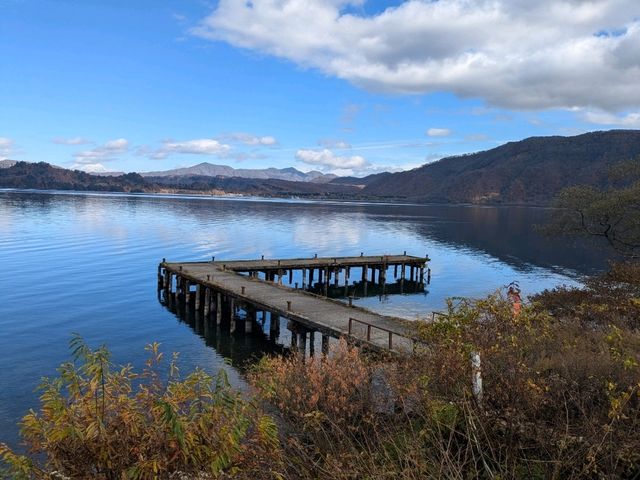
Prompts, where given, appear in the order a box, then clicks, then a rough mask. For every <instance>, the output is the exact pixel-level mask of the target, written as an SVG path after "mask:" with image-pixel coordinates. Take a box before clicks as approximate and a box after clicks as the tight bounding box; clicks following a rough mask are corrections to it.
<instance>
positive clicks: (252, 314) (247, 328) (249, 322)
mask: <svg viewBox="0 0 640 480" xmlns="http://www.w3.org/2000/svg"><path fill="white" fill-rule="evenodd" d="M257 315H258V311H257V310H256V309H255V308H253V307H247V316H246V318H245V320H244V333H251V332H253V324H254V323H256V322H257Z"/></svg>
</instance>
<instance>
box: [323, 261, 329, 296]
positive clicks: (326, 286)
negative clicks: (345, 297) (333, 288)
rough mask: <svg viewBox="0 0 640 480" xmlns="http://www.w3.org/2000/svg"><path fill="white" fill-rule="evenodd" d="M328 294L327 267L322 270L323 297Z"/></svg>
mask: <svg viewBox="0 0 640 480" xmlns="http://www.w3.org/2000/svg"><path fill="white" fill-rule="evenodd" d="M328 294H329V267H325V269H324V296H325V297H326V296H327V295H328Z"/></svg>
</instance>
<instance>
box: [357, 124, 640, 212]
mask: <svg viewBox="0 0 640 480" xmlns="http://www.w3.org/2000/svg"><path fill="white" fill-rule="evenodd" d="M639 155H640V130H611V131H607V132H592V133H586V134H583V135H578V136H574V137H560V136H553V137H532V138H527V139H525V140H521V141H518V142H510V143H507V144H505V145H502V146H500V147H497V148H494V149H491V150H487V151H484V152H478V153H473V154H469V155H462V156H456V157H448V158H443V159H442V160H439V161H437V162H434V163H430V164H427V165H424V166H422V167H420V168H416V169H413V170H409V171H405V172H399V173H392V174H388V175H384V176H381V177H380V178H378V179H375V180H374V181H372V182H370V183H369V184H368V185H367V186H365V187H364V188H363V189H362V190H361V193H362V194H363V195H366V196H371V197H378V198H380V197H384V198H396V199H408V200H411V201H416V202H444V203H529V204H531V203H533V204H548V203H549V202H550V201H551V200H552V199H553V198H554V197H555V196H556V195H557V194H558V192H559V191H560V190H562V189H563V188H565V187H568V186H572V185H597V186H603V185H605V184H606V183H607V179H608V175H607V172H608V169H609V167H610V166H611V165H613V164H615V163H619V162H621V161H624V160H629V159H632V158H636V157H638V156H639Z"/></svg>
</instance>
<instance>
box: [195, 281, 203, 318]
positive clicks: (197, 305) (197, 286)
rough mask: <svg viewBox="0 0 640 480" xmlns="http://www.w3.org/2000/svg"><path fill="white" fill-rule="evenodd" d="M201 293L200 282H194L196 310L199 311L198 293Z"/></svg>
mask: <svg viewBox="0 0 640 480" xmlns="http://www.w3.org/2000/svg"><path fill="white" fill-rule="evenodd" d="M201 294H202V287H201V286H200V284H199V283H198V284H196V305H195V306H196V312H199V311H200V295H201Z"/></svg>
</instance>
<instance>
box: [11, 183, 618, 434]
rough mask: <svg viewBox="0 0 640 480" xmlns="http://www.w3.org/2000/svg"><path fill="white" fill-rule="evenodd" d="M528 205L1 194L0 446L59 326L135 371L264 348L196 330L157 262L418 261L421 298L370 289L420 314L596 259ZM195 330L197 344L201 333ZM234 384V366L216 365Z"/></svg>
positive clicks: (57, 354)
mask: <svg viewBox="0 0 640 480" xmlns="http://www.w3.org/2000/svg"><path fill="white" fill-rule="evenodd" d="M547 216H548V211H546V210H544V209H537V208H518V207H502V208H501V207H498V208H495V207H476V206H434V205H422V206H416V205H382V204H352V203H337V202H324V203H323V202H298V201H268V200H261V199H215V198H207V197H196V198H192V197H168V196H165V197H162V196H150V195H140V196H135V195H132V196H127V195H117V194H111V195H109V194H74V193H61V192H57V193H56V192H48V193H42V192H12V191H0V264H1V265H2V270H3V278H2V283H1V286H2V287H1V289H0V292H1V293H0V332H2V333H1V334H0V352H2V357H0V432H1V435H0V440H4V441H8V443H10V444H12V445H15V444H16V442H17V427H16V422H17V421H18V420H19V418H20V417H21V416H22V415H23V414H24V413H25V412H26V411H27V409H28V408H31V407H35V406H37V394H36V393H35V392H34V390H35V388H36V386H37V384H38V383H39V379H40V378H41V377H42V376H45V375H53V374H55V368H56V367H57V365H59V364H60V363H61V362H62V361H65V360H66V359H67V358H68V347H67V346H68V341H69V339H70V335H71V332H78V333H80V334H81V335H82V336H83V337H84V338H85V339H86V340H87V341H88V342H89V343H90V344H91V345H98V344H101V343H106V344H107V345H108V346H109V348H110V349H111V350H112V352H113V354H114V360H115V361H116V362H120V363H123V362H132V363H133V364H134V365H137V366H139V365H141V364H142V362H143V360H144V358H145V357H144V350H143V349H144V346H145V344H147V343H149V342H152V341H158V342H161V343H162V346H163V349H164V350H165V351H167V352H170V351H179V352H181V361H182V363H181V365H182V367H183V370H189V369H190V368H193V367H194V366H196V365H198V366H201V367H203V368H205V369H207V370H209V371H212V372H213V371H216V370H217V369H219V368H221V367H222V366H223V365H225V364H224V361H223V357H225V356H227V357H231V359H232V360H233V361H234V362H235V364H236V365H240V364H241V363H242V362H243V361H244V360H246V359H247V358H249V357H251V356H252V355H254V354H257V353H259V352H260V351H263V350H268V351H273V350H277V349H278V347H277V345H271V344H268V343H267V342H265V341H264V339H263V338H261V337H260V336H256V337H255V338H238V337H228V336H226V337H225V336H221V335H218V336H215V335H211V334H209V335H206V336H205V335H204V332H203V331H202V329H200V328H198V326H197V325H194V324H193V323H191V324H190V323H189V322H185V321H182V320H181V319H180V318H178V317H177V316H176V315H175V314H173V313H172V312H170V311H169V310H167V309H166V308H164V307H163V306H162V305H160V303H159V302H158V299H157V294H156V268H157V265H158V262H159V261H160V260H161V259H162V258H163V257H165V258H167V260H172V261H179V260H207V259H210V258H211V256H214V255H215V256H216V259H222V258H230V259H231V258H233V259H243V258H260V256H261V255H264V256H265V258H269V257H300V256H313V255H314V254H316V253H317V254H318V255H319V256H339V255H359V254H360V252H363V253H364V254H365V255H375V254H380V255H382V254H398V253H402V252H404V251H406V252H407V253H408V254H413V255H429V257H431V259H432V261H431V264H430V267H431V271H432V282H431V284H430V285H428V286H427V289H426V291H425V292H423V293H418V294H406V295H393V296H386V297H382V298H381V297H377V296H375V297H369V298H365V299H360V300H357V302H358V303H360V304H361V305H364V306H366V307H368V308H371V309H375V310H377V311H380V312H382V313H387V314H394V315H400V316H404V317H407V318H416V317H426V316H428V315H429V313H430V312H431V311H432V310H439V309H441V308H442V307H443V305H444V301H445V298H447V297H449V296H472V297H477V296H482V295H486V294H487V293H489V292H491V291H493V290H495V289H496V288H499V287H501V286H504V285H506V284H508V283H510V282H512V281H518V282H519V283H520V286H521V287H522V289H523V292H524V293H525V294H529V293H533V292H536V291H540V290H542V289H544V288H549V287H553V286H555V285H558V284H561V283H575V282H576V281H579V279H580V277H581V276H582V275H585V274H589V273H592V272H595V271H598V270H601V269H603V268H604V267H605V266H606V260H607V258H606V255H605V251H602V250H598V249H595V248H594V247H592V246H589V245H585V244H575V243H572V242H569V241H567V240H565V239H562V240H560V241H558V240H553V239H547V238H543V237H541V236H540V235H538V234H537V233H536V231H535V230H534V228H533V225H535V224H543V223H544V222H545V220H546V218H547ZM205 337H206V338H205ZM228 371H229V375H230V377H231V381H232V382H233V383H234V384H235V385H238V386H242V385H243V380H242V374H241V370H239V369H237V368H228Z"/></svg>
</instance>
